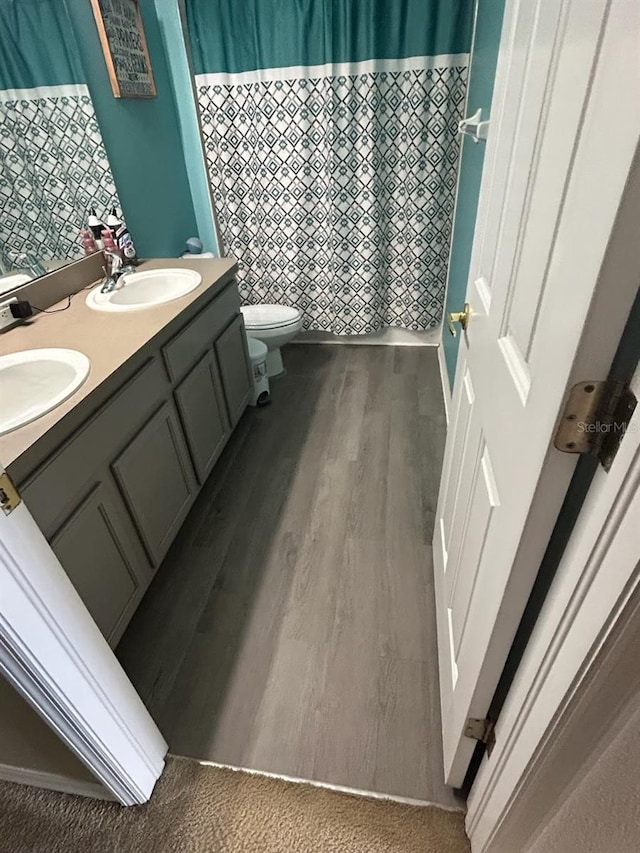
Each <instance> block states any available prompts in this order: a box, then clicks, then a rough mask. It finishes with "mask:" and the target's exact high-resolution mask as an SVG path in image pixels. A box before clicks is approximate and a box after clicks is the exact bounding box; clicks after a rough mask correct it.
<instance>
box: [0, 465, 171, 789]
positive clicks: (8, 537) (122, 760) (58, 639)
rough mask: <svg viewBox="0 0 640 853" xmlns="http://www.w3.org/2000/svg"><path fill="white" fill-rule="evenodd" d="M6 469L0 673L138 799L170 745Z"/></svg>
mask: <svg viewBox="0 0 640 853" xmlns="http://www.w3.org/2000/svg"><path fill="white" fill-rule="evenodd" d="M3 473H4V469H3V468H2V465H0V499H1V501H2V508H0V590H1V593H0V672H1V673H2V674H3V675H4V676H5V677H6V678H7V679H8V681H9V682H10V683H11V684H13V686H14V687H15V688H16V690H18V691H19V692H20V693H21V694H22V696H23V697H24V698H25V699H26V700H27V701H28V702H29V703H30V704H31V705H32V706H33V707H34V708H35V710H36V711H37V712H38V713H39V714H40V716H41V717H42V718H43V719H44V720H45V722H46V723H47V724H48V725H49V726H50V727H51V728H52V729H53V730H54V731H55V732H56V733H57V734H58V735H59V736H60V737H61V738H62V740H64V741H65V743H66V744H67V745H68V746H69V748H70V749H71V750H73V752H74V753H75V754H76V755H77V756H78V758H79V759H80V760H81V761H82V762H84V764H86V766H87V767H88V768H89V769H90V770H91V771H92V772H93V773H94V775H95V776H96V778H97V779H98V780H99V781H100V782H102V784H103V785H104V786H105V787H106V788H107V790H109V791H110V792H111V793H112V794H113V795H114V796H115V797H116V798H117V799H118V800H119V801H120V802H121V803H123V804H124V805H134V804H137V803H144V802H146V800H148V799H149V797H150V796H151V792H152V790H153V787H154V785H155V783H156V780H157V779H158V778H159V776H160V774H161V773H162V770H163V768H164V756H165V754H166V752H167V744H166V743H165V741H164V739H163V737H162V735H161V734H160V732H159V730H158V729H157V727H156V725H155V723H154V722H153V720H152V719H151V716H150V715H149V712H148V711H147V709H146V708H145V706H144V705H143V704H142V700H141V699H140V697H139V696H138V694H137V693H136V692H135V690H134V688H133V685H132V684H131V682H130V681H129V679H128V678H127V676H126V675H125V673H124V670H123V669H122V668H121V666H120V664H119V663H118V661H117V660H116V658H115V656H114V654H113V652H112V651H111V649H110V648H109V646H108V645H107V642H106V640H105V639H104V637H103V636H102V634H101V633H100V631H99V630H98V626H97V625H96V623H95V622H94V621H93V619H92V618H91V615H90V614H89V611H88V610H87V608H86V607H85V606H84V604H83V603H82V601H81V599H80V597H79V595H78V594H77V592H76V591H75V589H74V587H73V586H72V584H71V581H70V580H69V578H68V577H67V575H66V573H65V571H64V569H63V568H62V566H61V565H60V563H59V562H58V560H57V558H56V556H55V554H54V553H53V551H52V550H51V548H50V547H49V545H48V544H47V541H46V540H45V538H44V536H43V535H42V533H41V531H40V529H39V528H38V526H37V524H36V523H35V521H34V520H33V517H32V516H31V513H30V512H29V510H28V509H27V507H26V506H25V504H24V503H20V504H19V505H17V506H16V507H15V508H14V509H12V510H11V511H9V508H8V507H7V506H6V505H5V498H6V497H8V496H9V495H10V490H11V483H10V482H7V481H6V480H3V479H1V475H2V474H3ZM27 769H28V768H27Z"/></svg>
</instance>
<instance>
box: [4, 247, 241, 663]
mask: <svg viewBox="0 0 640 853" xmlns="http://www.w3.org/2000/svg"><path fill="white" fill-rule="evenodd" d="M167 266H171V267H174V268H175V267H182V268H192V269H196V270H197V271H198V272H199V273H200V274H201V275H202V283H201V285H200V286H199V287H198V288H197V289H195V290H194V291H192V292H191V293H189V294H188V295H186V296H184V297H182V298H179V299H175V300H173V301H172V302H168V303H166V304H164V305H159V306H154V307H152V308H149V309H148V310H143V311H136V312H132V313H123V314H108V313H100V312H98V311H93V310H91V309H90V308H89V307H88V306H87V304H86V293H79V294H76V295H75V296H74V298H73V300H72V302H71V306H70V308H69V310H67V311H63V312H60V313H57V314H46V315H45V314H41V315H39V316H38V317H37V319H36V320H35V321H33V322H32V323H31V324H29V325H24V326H21V327H17V328H14V329H12V330H10V331H9V332H7V333H5V334H4V335H2V336H1V338H0V351H1V352H2V353H7V352H17V351H21V350H27V349H35V348H39V347H52V346H56V347H68V348H70V349H76V350H78V351H80V352H83V353H84V354H85V355H86V356H87V357H88V358H89V359H90V362H91V370H90V374H89V377H88V378H87V380H86V382H85V383H84V385H83V386H81V388H79V389H78V391H77V392H76V393H75V394H74V395H73V396H72V397H70V398H69V399H68V400H67V401H65V402H64V403H63V404H62V405H61V406H58V407H57V408H56V409H54V410H53V411H51V412H49V413H48V414H47V415H44V416H43V417H42V418H39V419H38V420H36V421H33V422H32V423H30V424H26V425H25V426H23V427H20V428H19V429H16V430H14V431H13V432H10V433H7V434H6V435H4V436H1V437H0V460H2V462H3V464H4V466H5V468H6V469H7V471H8V473H9V475H10V476H11V478H12V479H13V481H14V483H15V484H16V486H17V487H18V490H19V492H20V494H21V496H22V498H23V500H24V501H25V503H26V504H27V506H28V508H29V510H30V511H31V513H32V515H33V516H34V518H35V519H36V521H37V523H38V525H39V526H40V528H41V530H42V531H43V533H44V535H45V536H46V538H47V539H48V541H49V542H50V544H51V547H52V548H53V550H54V552H55V553H56V555H57V556H58V558H59V560H60V562H61V563H62V565H63V567H64V569H65V570H66V572H67V574H68V575H69V577H70V579H71V581H72V582H73V584H74V586H75V588H76V589H77V591H78V593H79V594H80V596H81V598H82V599H83V601H84V602H85V604H86V606H87V608H88V609H89V611H90V612H91V614H92V615H93V617H94V619H95V621H96V623H97V624H98V626H99V628H100V630H101V631H102V633H103V634H104V636H105V637H106V638H107V640H108V642H109V643H110V644H111V645H112V646H114V645H115V644H116V643H117V641H118V640H119V638H120V636H121V634H122V632H123V631H124V629H125V627H126V625H127V623H128V622H129V620H130V619H131V616H132V615H133V613H134V611H135V609H136V607H137V606H138V604H139V603H140V600H141V599H142V596H143V595H144V593H145V590H146V589H147V587H148V585H149V583H150V582H151V580H152V578H153V575H154V572H155V570H156V569H157V567H158V566H159V565H160V563H161V561H162V559H163V557H164V556H165V554H166V553H167V550H168V548H169V546H170V545H171V542H172V541H173V539H174V537H175V536H176V534H177V532H178V530H179V529H180V526H181V524H182V523H183V521H184V519H185V516H186V515H187V513H188V512H189V509H190V507H191V506H192V504H193V502H194V500H195V499H196V496H197V495H198V492H199V490H200V488H201V487H202V485H203V483H204V482H205V480H206V479H207V477H208V476H209V474H210V473H211V471H212V469H213V466H214V464H215V462H216V460H217V459H218V457H219V455H220V453H221V452H222V449H223V447H224V446H225V444H226V442H227V440H228V439H229V436H230V435H231V432H232V431H233V429H234V427H235V425H236V424H237V422H238V420H239V419H240V416H241V415H242V413H243V411H244V409H245V407H246V405H247V402H248V400H249V394H250V382H251V379H250V373H249V366H248V355H247V345H246V337H245V332H244V325H243V320H242V314H241V313H240V298H239V295H238V289H237V285H236V283H235V280H234V273H235V270H236V268H237V266H236V263H235V261H234V260H233V259H229V258H227V259H215V260H199V261H175V260H171V261H166V260H164V261H162V260H160V261H150V262H147V263H145V264H144V265H143V266H142V267H141V269H154V268H155V269H158V268H162V267H167Z"/></svg>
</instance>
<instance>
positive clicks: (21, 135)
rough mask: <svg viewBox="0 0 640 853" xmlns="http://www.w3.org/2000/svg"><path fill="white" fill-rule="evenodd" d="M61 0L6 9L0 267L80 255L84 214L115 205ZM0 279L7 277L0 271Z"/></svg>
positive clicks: (1, 42) (28, 0)
mask: <svg viewBox="0 0 640 853" xmlns="http://www.w3.org/2000/svg"><path fill="white" fill-rule="evenodd" d="M77 57H78V49H77V47H76V44H75V41H74V37H73V30H72V28H71V21H70V20H69V17H68V14H67V11H66V7H65V4H64V2H62V0H0V261H1V263H2V266H3V267H4V268H5V270H6V271H9V270H10V269H11V268H12V266H13V264H14V261H15V259H16V257H17V256H18V255H19V254H20V253H22V252H26V253H27V254H31V255H33V256H35V257H39V258H45V259H50V258H73V257H80V256H81V255H82V254H83V250H82V246H81V244H80V241H79V239H78V232H79V229H80V228H81V227H82V226H83V224H84V222H85V221H86V215H87V210H88V208H90V207H93V206H95V207H97V208H98V209H99V211H100V212H101V213H102V212H104V211H105V210H106V209H107V208H108V207H109V206H110V205H111V204H113V203H116V204H117V196H116V189H115V185H114V181H113V176H112V174H111V168H110V166H109V162H108V160H107V155H106V152H105V150H104V145H103V143H102V135H101V133H100V129H99V127H98V123H97V120H96V116H95V113H94V109H93V104H92V101H91V97H90V95H89V90H88V88H87V86H86V85H85V83H84V75H83V73H82V69H81V68H80V66H79V62H78V58H77ZM0 271H1V270H0Z"/></svg>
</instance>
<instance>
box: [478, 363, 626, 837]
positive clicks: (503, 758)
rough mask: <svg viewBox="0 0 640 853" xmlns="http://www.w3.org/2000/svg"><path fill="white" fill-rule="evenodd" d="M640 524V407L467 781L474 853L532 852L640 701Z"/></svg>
mask: <svg viewBox="0 0 640 853" xmlns="http://www.w3.org/2000/svg"><path fill="white" fill-rule="evenodd" d="M637 376H638V379H639V380H640V372H639V373H638V374H637ZM637 384H638V385H640V381H639V382H638V383H637ZM638 390H639V391H640V388H639V389H638ZM638 518H640V412H636V414H635V416H634V418H633V420H632V424H631V428H630V430H629V431H628V432H627V434H626V435H625V438H624V439H623V441H622V443H621V446H620V450H619V453H618V456H617V457H616V459H615V461H614V465H613V467H612V469H611V471H610V472H609V473H608V474H607V473H606V472H605V471H604V470H603V469H600V470H599V472H598V473H597V474H596V477H595V479H594V481H593V484H592V486H591V489H590V491H589V494H588V495H587V499H586V501H585V504H584V506H583V508H582V511H581V514H580V517H579V519H578V522H577V524H576V527H575V529H574V531H573V534H572V536H571V539H570V541H569V543H568V545H567V548H566V551H565V553H564V556H563V558H562V561H561V563H560V566H559V568H558V572H557V575H556V579H555V580H554V583H553V585H552V587H551V590H550V593H549V596H548V597H547V600H546V602H545V604H544V606H543V609H542V612H541V614H540V618H539V620H538V622H537V624H536V627H535V628H534V631H533V634H532V636H531V639H530V642H529V645H528V647H527V650H526V652H525V657H524V659H523V661H522V664H521V667H520V669H519V670H518V673H517V675H516V678H515V681H514V683H513V686H512V690H511V693H510V695H509V697H508V698H507V702H506V704H505V707H504V710H503V712H502V714H501V716H500V719H499V720H498V723H497V726H496V746H495V747H494V750H493V752H492V755H491V758H490V759H488V760H487V759H486V758H485V760H484V761H483V764H482V766H481V768H480V772H479V774H478V777H477V779H476V783H475V784H474V786H473V789H472V792H471V796H470V799H469V810H468V816H467V832H468V833H469V836H470V838H471V841H472V849H473V851H474V853H476V851H477V853H483V851H487V853H489V851H490V853H511V851H513V850H524V849H527V843H528V841H529V840H530V837H531V836H532V834H534V833H536V832H540V831H541V830H542V828H543V827H544V826H545V825H546V824H547V823H548V821H549V818H550V815H551V814H552V813H553V812H555V811H556V810H557V809H558V808H559V807H560V805H561V803H562V798H563V795H566V793H567V791H568V790H569V789H570V787H571V785H572V782H573V780H574V777H575V775H576V774H577V773H580V774H583V773H584V770H585V764H586V765H588V764H589V763H593V762H594V761H595V759H596V758H597V755H598V752H599V751H602V750H603V749H604V748H605V746H606V744H607V743H609V742H610V740H611V738H612V737H613V733H614V731H615V726H616V720H617V719H618V718H619V717H620V716H621V713H622V710H623V708H624V707H625V706H626V705H627V703H629V702H631V701H633V702H637V699H638V697H639V696H640V680H639V679H638V669H637V662H638V655H639V654H640V540H638V537H637V525H638Z"/></svg>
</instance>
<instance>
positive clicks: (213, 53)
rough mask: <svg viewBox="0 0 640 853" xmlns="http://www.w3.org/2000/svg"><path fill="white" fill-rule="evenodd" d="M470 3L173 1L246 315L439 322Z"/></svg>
mask: <svg viewBox="0 0 640 853" xmlns="http://www.w3.org/2000/svg"><path fill="white" fill-rule="evenodd" d="M473 6H474V4H473V0H358V2H357V3H356V2H354V0H270V2H268V3H267V2H264V0H243V3H241V4H238V3H235V2H233V0H186V12H187V24H188V32H189V37H190V41H191V48H192V55H193V60H194V65H195V83H196V90H197V97H198V104H199V110H200V117H201V123H202V127H203V134H204V144H205V153H206V158H207V164H208V170H209V177H210V182H211V189H212V193H213V196H214V201H215V204H216V209H217V213H218V219H219V224H220V229H221V232H222V237H223V241H224V248H225V250H226V251H227V252H228V253H230V254H233V255H235V256H236V257H237V258H238V260H239V266H240V273H239V285H240V292H241V295H242V297H243V299H244V300H245V301H247V302H250V303H255V302H281V303H285V304H288V305H293V306H296V307H297V308H299V309H300V310H301V311H302V314H303V323H304V327H305V328H306V329H321V330H324V331H331V332H336V333H338V334H362V333H365V332H371V331H375V330H377V329H380V328H383V327H386V326H402V327H405V328H408V329H415V330H424V329H428V328H430V327H432V326H435V325H437V324H438V323H439V321H440V320H441V317H442V310H443V302H444V291H445V282H446V274H447V265H448V259H449V244H450V239H451V228H452V217H453V206H454V197H455V188H456V178H457V166H458V154H459V139H458V136H457V125H458V122H459V120H460V119H461V118H462V110H463V106H464V100H465V93H466V79H467V65H468V59H469V47H470V37H471V24H472V18H473Z"/></svg>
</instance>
